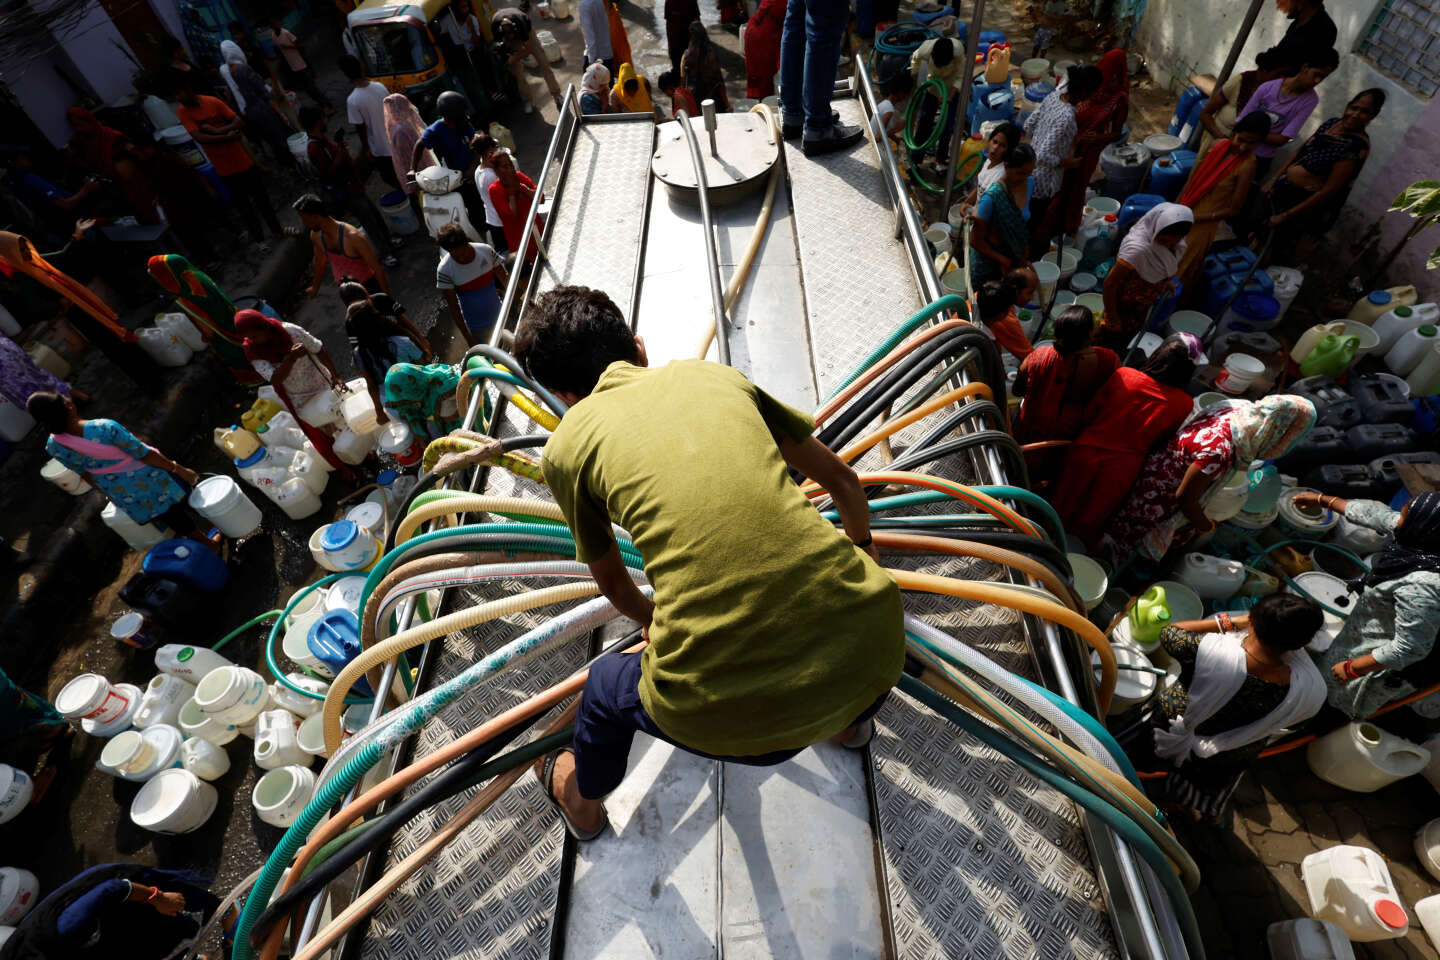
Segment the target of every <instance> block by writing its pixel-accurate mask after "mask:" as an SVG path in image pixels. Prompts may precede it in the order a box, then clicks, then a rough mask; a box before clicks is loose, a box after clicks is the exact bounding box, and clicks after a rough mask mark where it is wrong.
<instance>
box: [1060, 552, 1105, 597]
mask: <svg viewBox="0 0 1440 960" xmlns="http://www.w3.org/2000/svg"><path fill="white" fill-rule="evenodd" d="M1065 558H1066V559H1067V560H1069V561H1070V572H1071V574H1072V576H1073V578H1074V582H1075V592H1076V593H1077V594H1079V595H1080V599H1081V601H1082V602H1083V603H1084V604H1085V610H1086V611H1087V612H1088V611H1090V610H1094V609H1095V608H1096V607H1097V606H1099V605H1100V601H1101V600H1103V599H1105V591H1106V590H1107V589H1109V586H1110V581H1109V577H1108V575H1107V574H1106V573H1105V568H1104V567H1102V566H1100V564H1098V563H1096V562H1095V561H1094V560H1092V559H1091V558H1089V557H1087V556H1085V554H1083V553H1067V554H1066V555H1065Z"/></svg>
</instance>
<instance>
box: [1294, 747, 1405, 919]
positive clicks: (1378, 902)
mask: <svg viewBox="0 0 1440 960" xmlns="http://www.w3.org/2000/svg"><path fill="white" fill-rule="evenodd" d="M1312 747H1313V744H1312ZM1300 878H1301V879H1302V880H1303V881H1304V883H1305V892H1306V894H1307V895H1308V896H1309V898H1310V915H1311V916H1313V917H1314V918H1315V919H1316V920H1325V921H1327V922H1329V923H1333V924H1335V925H1336V926H1338V927H1339V928H1340V929H1341V930H1343V931H1345V936H1347V937H1349V938H1350V939H1351V940H1353V941H1355V942H1356V943H1369V942H1372V941H1375V940H1393V939H1395V938H1397V937H1403V936H1405V933H1406V931H1407V930H1409V927H1410V921H1409V918H1408V917H1407V916H1406V915H1405V908H1404V907H1402V906H1401V905H1400V895H1399V893H1397V892H1396V890H1395V884H1394V883H1393V882H1392V881H1391V880H1390V870H1389V868H1388V867H1386V866H1385V860H1384V858H1383V857H1381V856H1380V854H1378V853H1376V852H1375V851H1374V850H1371V849H1369V848H1367V847H1357V846H1352V845H1350V844H1341V845H1339V846H1335V847H1330V848H1329V849H1326V850H1321V851H1320V852H1319V853H1312V854H1310V855H1309V856H1308V857H1306V858H1305V859H1304V860H1301V861H1300Z"/></svg>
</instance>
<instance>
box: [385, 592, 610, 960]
mask: <svg viewBox="0 0 1440 960" xmlns="http://www.w3.org/2000/svg"><path fill="white" fill-rule="evenodd" d="M528 583H529V582H526V584H528ZM522 589H525V585H524V584H522V582H521V581H506V582H503V583H501V584H498V585H488V586H486V587H483V588H476V589H470V590H465V591H463V592H462V596H460V597H458V598H456V599H457V604H456V605H457V608H463V607H466V606H473V605H475V604H479V603H483V602H485V601H486V600H491V599H495V598H497V597H499V596H502V595H509V594H514V593H517V592H519V591H520V590H522ZM555 609H556V608H553V607H552V608H542V609H540V610H538V611H535V612H526V613H520V614H516V615H514V616H511V617H506V618H505V619H503V620H498V621H494V622H492V623H490V624H486V625H485V626H484V627H482V628H477V629H473V630H467V631H463V632H460V633H453V634H451V635H450V636H449V637H448V638H447V639H446V641H445V649H444V652H443V653H442V654H441V656H440V659H439V661H438V662H437V664H436V670H435V678H436V682H439V681H442V680H445V679H448V678H450V677H452V676H454V675H455V674H457V673H460V672H461V671H463V670H464V669H465V668H466V667H468V666H470V665H471V664H472V663H474V662H475V660H477V659H478V658H479V657H480V656H482V655H483V654H484V653H486V652H488V651H490V650H493V649H495V648H496V647H498V646H500V645H502V644H504V643H506V642H508V641H509V640H511V639H513V638H515V637H516V636H519V635H520V633H522V632H524V631H525V630H528V629H530V628H532V627H534V626H537V625H538V624H540V623H542V622H544V620H545V619H547V615H548V614H551V613H553V612H554V610H555ZM584 643H585V641H584V640H583V639H582V640H578V641H576V642H575V643H573V644H571V645H569V646H568V647H566V648H564V649H563V650H560V651H556V652H555V653H552V654H550V655H547V656H545V657H541V658H538V659H536V660H532V661H530V662H529V663H527V664H524V665H522V666H520V667H517V668H516V669H514V670H512V671H509V672H507V673H503V674H501V675H500V676H499V677H497V678H495V681H494V682H492V683H491V684H487V685H486V686H485V687H484V688H483V689H482V690H481V691H479V692H478V694H476V695H472V696H471V697H470V698H468V699H466V700H464V701H463V702H461V703H457V704H456V705H455V706H454V707H452V708H451V709H450V710H448V711H446V712H445V713H442V714H441V715H440V716H439V717H437V718H436V719H435V720H433V721H431V722H430V723H429V724H427V725H426V726H425V727H424V729H423V730H421V732H420V735H419V737H418V740H417V743H416V745H415V755H416V756H421V755H424V754H427V753H430V752H432V751H434V750H436V749H438V748H440V747H442V746H443V745H445V744H446V743H449V742H450V741H451V740H453V739H455V738H456V737H458V736H460V735H461V734H463V733H465V732H467V731H469V730H470V729H472V728H473V727H475V726H477V725H478V724H480V723H481V722H483V721H484V720H486V719H488V718H490V717H493V716H495V714H497V713H499V712H500V711H502V710H505V709H506V708H508V707H510V706H513V705H514V704H516V703H518V702H520V701H521V700H523V699H525V698H526V697H528V696H531V695H533V694H534V693H536V692H538V691H540V690H542V689H544V688H545V687H548V686H551V685H553V684H554V683H556V682H558V681H560V680H562V679H564V678H565V677H566V676H568V675H569V674H570V673H571V672H572V671H574V670H576V669H578V668H579V667H580V666H582V665H583V664H584V660H585V658H584ZM545 723H546V720H545V719H542V720H541V722H540V724H538V725H537V727H536V729H539V728H541V727H543V726H544V725H545ZM428 782H429V780H428V778H427V779H425V780H422V781H420V782H419V783H418V784H416V785H415V787H413V788H412V790H413V789H418V788H419V787H421V786H423V785H424V784H425V783H428ZM472 795H473V792H466V793H465V794H462V795H461V796H458V797H455V798H453V799H451V800H450V801H448V802H446V803H444V804H440V805H438V806H436V807H433V808H431V809H429V810H426V811H425V812H423V813H421V814H420V815H418V816H416V817H415V818H414V819H413V820H411V821H410V822H409V823H407V824H406V825H405V826H404V828H402V829H401V830H400V831H399V832H398V833H397V834H396V835H395V839H394V840H393V841H392V843H391V845H390V852H389V857H388V860H387V862H386V867H387V868H388V867H389V866H391V865H393V864H395V863H396V862H398V861H399V860H401V859H403V858H404V857H406V856H407V855H409V854H410V853H412V852H414V850H415V848H416V847H418V846H419V845H420V844H421V843H423V842H424V841H425V840H426V839H427V838H428V837H429V836H430V835H431V834H432V833H433V832H434V831H435V830H437V829H439V828H440V827H441V826H442V825H443V824H444V823H445V821H446V820H448V819H449V817H450V815H451V814H453V813H454V812H455V811H456V810H458V809H459V808H460V807H461V806H463V805H464V804H465V802H466V801H467V800H468V799H469V798H470V796H472ZM561 840H562V832H561V827H560V822H559V820H558V818H556V817H555V816H553V815H552V814H551V813H550V808H549V807H548V806H547V805H546V803H545V800H544V798H543V796H542V794H541V792H540V787H539V784H538V783H537V782H536V781H535V778H534V777H533V776H530V775H529V774H526V775H525V776H524V777H522V778H521V780H520V782H519V783H517V784H516V785H515V786H514V787H512V788H511V789H510V790H508V791H506V793H505V794H504V795H503V796H502V797H501V799H500V800H499V802H498V803H496V805H495V806H493V807H491V808H490V810H488V811H487V812H486V813H485V814H484V815H482V816H480V817H478V818H476V820H475V821H473V822H472V823H471V824H470V825H469V826H467V827H466V828H465V830H464V831H463V832H462V833H461V834H460V835H459V836H458V837H456V839H455V840H454V841H452V842H451V843H450V844H449V845H448V846H447V847H446V848H445V849H444V850H443V851H441V853H440V854H439V855H437V856H436V857H435V858H434V859H432V860H430V861H429V862H428V863H427V864H426V865H425V866H424V867H422V868H421V869H420V870H418V871H416V873H415V874H414V875H413V876H411V877H410V878H409V879H408V880H407V881H406V882H405V883H404V884H402V885H401V886H400V888H399V889H398V890H396V891H395V893H394V894H392V895H391V896H390V897H388V898H387V899H386V900H385V902H384V903H383V904H382V905H381V907H380V909H379V910H377V911H376V913H375V915H374V918H373V920H372V922H371V925H370V929H369V932H368V935H367V936H366V938H365V944H364V948H363V952H362V956H364V957H367V958H374V960H381V958H384V960H438V958H447V960H451V958H453V960H461V958H464V960H479V958H500V957H504V958H507V960H510V958H535V960H539V958H542V957H546V956H548V955H549V949H550V918H551V916H552V914H553V912H554V909H555V894H556V889H557V886H558V883H559V876H560V852H561Z"/></svg>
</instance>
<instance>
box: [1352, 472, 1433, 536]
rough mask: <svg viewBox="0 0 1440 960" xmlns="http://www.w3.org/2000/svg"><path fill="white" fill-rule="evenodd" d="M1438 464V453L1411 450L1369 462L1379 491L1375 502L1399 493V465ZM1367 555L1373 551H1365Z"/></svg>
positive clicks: (1402, 483)
mask: <svg viewBox="0 0 1440 960" xmlns="http://www.w3.org/2000/svg"><path fill="white" fill-rule="evenodd" d="M1422 463H1431V464H1440V453H1436V452H1435V451H1433V450H1413V451H1411V452H1409V453H1393V454H1386V455H1385V456H1383V457H1376V458H1375V459H1374V460H1371V461H1370V464H1369V467H1370V474H1371V476H1372V477H1373V478H1374V480H1375V485H1376V486H1377V487H1378V488H1379V490H1380V496H1378V497H1376V499H1377V500H1385V501H1388V500H1389V499H1390V498H1391V497H1393V496H1395V494H1397V493H1399V492H1400V488H1401V487H1403V486H1404V485H1405V484H1404V481H1402V480H1401V479H1400V471H1399V469H1398V468H1399V466H1400V465H1401V464H1410V465H1416V464H1422ZM1366 552H1367V553H1369V552H1373V551H1366Z"/></svg>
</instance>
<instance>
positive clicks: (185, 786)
mask: <svg viewBox="0 0 1440 960" xmlns="http://www.w3.org/2000/svg"><path fill="white" fill-rule="evenodd" d="M197 779H198V778H197V777H196V776H195V774H193V773H191V772H190V771H189V770H186V769H184V768H180V767H172V768H170V769H169V770H161V771H160V772H159V773H157V774H155V776H153V777H151V778H150V779H149V780H147V781H145V785H144V786H143V787H141V788H140V792H139V793H137V794H135V800H134V802H132V803H131V804H130V819H131V820H133V821H135V825H136V826H138V827H146V828H149V826H150V825H151V824H155V823H160V822H162V821H164V820H165V819H167V818H168V817H170V815H171V814H173V813H174V812H175V811H176V809H178V808H179V807H180V805H181V804H183V803H184V802H185V801H186V800H187V799H188V798H189V796H190V791H191V790H192V789H193V783H194V781H195V780H197Z"/></svg>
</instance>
